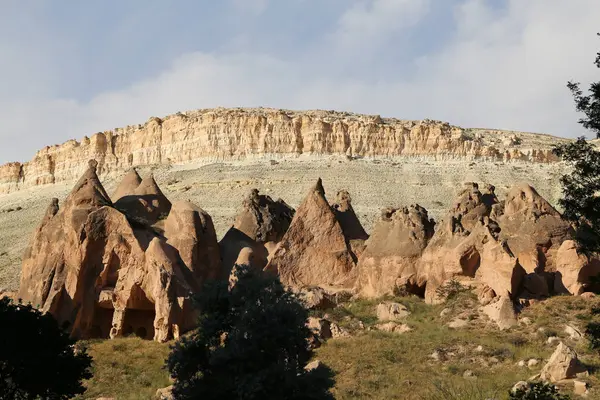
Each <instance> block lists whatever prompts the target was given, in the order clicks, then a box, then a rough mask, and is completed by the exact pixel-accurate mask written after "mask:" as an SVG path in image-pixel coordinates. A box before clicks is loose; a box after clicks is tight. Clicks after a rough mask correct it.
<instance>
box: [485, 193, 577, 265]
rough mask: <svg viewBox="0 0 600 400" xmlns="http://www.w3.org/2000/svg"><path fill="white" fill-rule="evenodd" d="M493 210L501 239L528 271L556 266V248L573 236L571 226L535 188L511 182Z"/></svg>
mask: <svg viewBox="0 0 600 400" xmlns="http://www.w3.org/2000/svg"><path fill="white" fill-rule="evenodd" d="M494 214H495V215H493V216H492V218H495V219H496V220H497V221H498V223H499V225H500V226H501V228H502V230H501V232H500V239H502V240H505V241H506V243H507V244H508V246H509V247H510V249H511V251H512V252H513V254H514V255H515V256H516V257H517V258H518V259H519V263H520V264H521V266H522V267H523V268H524V269H525V270H526V271H527V272H528V273H532V272H543V271H554V270H555V269H556V266H555V262H554V259H555V257H556V252H557V251H558V248H559V247H560V246H561V244H562V243H563V242H564V241H565V240H567V239H569V238H570V237H571V236H572V234H573V232H572V228H571V226H570V224H569V223H568V222H567V221H565V220H563V219H562V217H561V215H560V213H559V212H558V211H556V210H555V209H554V207H552V206H551V205H550V204H549V203H548V202H547V201H546V200H545V199H544V198H542V196H540V195H539V194H538V193H537V192H536V191H535V189H534V188H532V187H531V186H529V185H528V184H519V185H516V186H514V187H513V188H511V190H510V191H509V192H508V194H507V196H506V199H505V200H504V201H503V202H502V204H499V205H498V207H496V209H495V210H494Z"/></svg>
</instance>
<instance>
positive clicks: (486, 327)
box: [79, 293, 600, 400]
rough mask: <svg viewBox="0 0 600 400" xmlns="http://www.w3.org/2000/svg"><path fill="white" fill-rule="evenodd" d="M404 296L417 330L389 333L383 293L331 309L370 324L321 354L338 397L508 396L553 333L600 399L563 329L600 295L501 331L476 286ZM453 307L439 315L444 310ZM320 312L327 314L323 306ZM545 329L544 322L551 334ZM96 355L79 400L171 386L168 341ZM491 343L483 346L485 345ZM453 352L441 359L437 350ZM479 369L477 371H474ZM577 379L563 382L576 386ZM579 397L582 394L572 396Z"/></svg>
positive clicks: (583, 318) (340, 318) (149, 393)
mask: <svg viewBox="0 0 600 400" xmlns="http://www.w3.org/2000/svg"><path fill="white" fill-rule="evenodd" d="M386 300H393V301H398V302H401V303H402V304H404V305H405V306H406V307H407V308H408V309H409V310H410V311H411V313H412V314H411V315H410V316H409V317H407V319H406V320H405V321H403V322H405V323H406V324H408V325H409V326H411V327H412V328H413V330H412V331H411V332H408V333H404V334H400V335H399V334H392V333H385V332H380V331H377V330H376V329H374V327H375V325H376V324H377V323H378V321H377V318H376V316H375V308H376V306H377V304H378V303H379V302H380V301H381V300H359V301H353V302H349V303H346V304H343V305H342V306H339V307H336V308H334V309H332V310H327V311H326V313H327V314H329V317H330V318H331V319H333V320H335V321H336V322H338V323H339V324H340V325H342V326H343V325H344V324H346V323H347V326H348V327H351V326H354V327H355V329H356V325H352V324H350V323H348V321H349V320H351V319H360V320H361V321H363V323H364V324H365V327H366V329H365V330H362V331H360V330H359V331H354V333H353V336H352V337H350V338H347V339H335V340H329V341H328V342H327V343H325V344H324V345H323V346H321V347H320V348H319V349H317V350H316V354H315V358H317V359H319V360H321V361H322V362H324V363H325V364H327V365H329V366H330V367H331V368H332V369H333V370H334V371H335V372H336V374H337V375H336V378H335V379H336V385H335V388H334V389H333V392H334V394H335V396H336V398H337V399H370V400H378V399H403V400H404V399H406V400H411V399H418V400H422V399H432V400H437V399H448V400H483V399H487V398H494V399H498V400H500V399H506V398H507V392H508V390H509V389H510V388H511V387H512V386H513V385H514V383H516V382H517V381H520V380H527V379H528V378H530V377H531V376H533V375H535V374H536V373H539V371H540V369H541V368H542V366H543V365H544V363H545V361H541V362H540V363H539V365H538V366H537V367H535V368H532V369H529V368H520V367H517V366H516V365H515V364H516V363H517V362H518V361H519V360H528V359H530V358H536V359H541V360H544V359H548V358H549V356H550V355H551V354H552V352H553V351H554V346H549V345H547V344H546V339H547V335H548V332H552V333H553V334H557V335H558V336H559V337H561V339H562V340H564V341H565V342H566V343H567V344H569V345H571V346H573V347H574V348H575V349H576V350H577V352H578V353H579V355H580V358H581V360H582V361H583V362H584V363H585V364H586V365H587V366H588V367H589V368H590V370H591V376H590V377H589V378H588V379H587V380H588V382H589V383H590V384H591V385H592V389H591V394H590V396H589V397H588V398H600V390H599V389H600V372H597V371H600V357H599V356H598V353H597V352H595V351H592V350H591V349H590V347H589V343H588V341H587V340H583V341H580V342H575V341H572V340H571V339H569V338H568V337H567V335H566V334H565V333H564V332H563V329H564V324H565V323H570V324H574V325H577V326H578V327H579V328H580V329H582V330H584V326H585V323H586V322H587V321H591V320H592V319H593V318H594V317H593V316H592V313H591V309H592V307H593V306H598V305H599V304H600V300H596V299H591V300H590V299H587V300H586V299H581V298H578V297H571V296H569V297H566V296H564V297H554V298H551V299H548V300H546V301H544V302H541V303H536V304H534V305H532V306H530V307H528V308H527V309H525V310H524V311H523V313H522V314H521V317H525V316H526V317H529V318H530V319H531V324H530V325H527V326H525V325H521V326H517V327H514V328H511V329H510V330H507V331H499V330H498V329H496V328H494V327H493V326H491V325H490V324H489V322H488V321H487V320H486V319H485V318H483V317H481V316H480V315H479V314H478V313H477V308H478V305H477V304H476V300H475V299H474V298H473V296H471V294H470V293H463V294H461V295H459V296H458V297H457V298H456V299H454V300H452V301H451V302H449V303H446V304H443V305H436V306H430V305H427V304H425V303H424V302H423V300H421V299H419V298H417V297H401V298H387V299H386ZM444 308H449V309H450V310H451V312H450V313H449V314H448V315H446V316H444V317H440V312H441V311H442V310H443V309H444ZM316 314H321V315H322V314H323V312H317V313H316ZM457 315H461V316H463V317H465V318H468V319H469V320H470V325H469V327H467V328H463V329H451V328H448V327H447V326H446V324H447V323H448V322H449V321H450V320H452V319H453V318H454V317H456V316H457ZM538 328H545V329H546V330H545V331H544V332H543V333H540V332H539V331H538ZM87 345H88V348H89V353H90V354H91V355H92V356H93V357H94V366H93V368H94V371H93V372H94V377H93V378H92V379H91V380H90V381H88V382H86V386H87V388H88V391H87V392H86V394H85V395H84V396H81V397H79V399H96V398H98V397H114V398H116V399H118V400H129V399H153V398H154V394H155V393H156V390H157V389H158V388H162V387H166V386H169V385H170V384H171V383H170V381H169V377H168V373H167V371H166V370H165V369H164V360H165V359H166V357H167V355H168V353H169V345H168V344H158V343H154V342H151V341H143V340H140V339H136V338H126V339H117V340H105V341H91V342H87ZM480 345H481V346H482V348H483V350H482V351H478V350H477V347H478V346H480ZM436 350H437V351H439V352H441V353H444V354H446V355H447V358H446V360H445V361H434V360H432V359H431V358H430V355H431V354H432V353H433V352H434V351H436ZM467 370H470V371H472V372H473V374H474V375H475V377H476V378H465V377H463V374H464V372H465V371H467ZM571 389H572V387H571V386H567V387H565V388H564V391H565V393H568V394H571ZM573 398H575V397H573Z"/></svg>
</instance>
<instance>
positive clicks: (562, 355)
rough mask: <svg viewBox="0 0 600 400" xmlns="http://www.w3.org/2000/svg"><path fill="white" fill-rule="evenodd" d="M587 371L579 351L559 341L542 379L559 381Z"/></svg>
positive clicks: (544, 369)
mask: <svg viewBox="0 0 600 400" xmlns="http://www.w3.org/2000/svg"><path fill="white" fill-rule="evenodd" d="M581 372H585V368H584V367H583V366H582V365H581V363H580V362H579V359H578V358H577V353H575V350H573V349H571V348H570V347H569V346H567V345H565V344H564V343H559V345H558V346H557V347H556V350H555V351H554V353H553V354H552V356H551V357H550V360H549V361H548V363H547V364H546V365H545V366H544V368H543V369H542V372H541V375H540V377H541V379H543V380H546V381H550V382H558V381H561V380H563V379H571V378H575V377H576V376H577V374H578V373H581Z"/></svg>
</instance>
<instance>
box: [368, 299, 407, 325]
mask: <svg viewBox="0 0 600 400" xmlns="http://www.w3.org/2000/svg"><path fill="white" fill-rule="evenodd" d="M376 313H377V319H379V320H380V321H398V320H401V319H404V318H406V317H408V316H409V315H410V311H408V309H407V308H406V307H405V306H404V305H402V304H400V303H394V302H389V301H388V302H385V303H379V304H378V305H377V308H376Z"/></svg>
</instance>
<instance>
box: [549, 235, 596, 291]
mask: <svg viewBox="0 0 600 400" xmlns="http://www.w3.org/2000/svg"><path fill="white" fill-rule="evenodd" d="M555 266H556V276H555V281H554V290H555V291H556V292H557V293H570V294H572V295H580V294H582V293H583V292H584V291H585V290H586V289H588V288H589V286H590V284H591V282H590V278H591V277H596V276H598V274H600V260H598V259H597V258H595V257H594V258H592V257H589V256H587V255H585V254H583V253H582V252H581V251H580V249H579V246H578V244H577V243H576V242H575V241H573V240H565V241H564V242H563V243H562V244H561V246H560V247H559V249H558V251H557V252H556V262H555ZM596 289H597V288H596Z"/></svg>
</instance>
